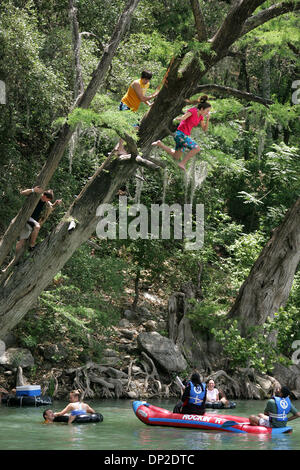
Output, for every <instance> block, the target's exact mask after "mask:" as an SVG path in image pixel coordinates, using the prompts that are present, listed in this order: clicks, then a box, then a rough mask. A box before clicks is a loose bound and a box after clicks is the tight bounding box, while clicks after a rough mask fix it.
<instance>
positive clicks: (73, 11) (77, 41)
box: [69, 0, 84, 100]
mask: <svg viewBox="0 0 300 470" xmlns="http://www.w3.org/2000/svg"><path fill="white" fill-rule="evenodd" d="M75 1H76V0H75ZM69 15H70V20H71V26H72V34H73V49H74V62H75V86H74V97H75V100H76V99H77V97H78V95H80V94H82V93H83V91H84V85H83V78H82V69H81V63H80V46H81V35H80V33H79V24H78V20H77V8H76V7H75V5H74V0H69Z"/></svg>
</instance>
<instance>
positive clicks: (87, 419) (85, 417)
mask: <svg viewBox="0 0 300 470" xmlns="http://www.w3.org/2000/svg"><path fill="white" fill-rule="evenodd" d="M68 421H69V416H68V415H62V416H56V417H55V418H54V423H67V422H68ZM102 421H103V416H102V414H101V413H86V414H82V415H77V416H76V417H75V419H74V421H73V423H75V424H85V423H101V422H102Z"/></svg>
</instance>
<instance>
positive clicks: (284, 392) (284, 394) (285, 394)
mask: <svg viewBox="0 0 300 470" xmlns="http://www.w3.org/2000/svg"><path fill="white" fill-rule="evenodd" d="M280 393H281V395H282V398H286V397H288V396H289V395H290V394H291V392H290V391H289V389H288V388H287V387H281V389H280Z"/></svg>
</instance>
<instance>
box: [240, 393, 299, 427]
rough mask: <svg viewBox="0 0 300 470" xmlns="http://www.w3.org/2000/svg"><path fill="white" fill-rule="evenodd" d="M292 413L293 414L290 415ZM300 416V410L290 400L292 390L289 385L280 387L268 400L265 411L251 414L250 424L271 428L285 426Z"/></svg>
mask: <svg viewBox="0 0 300 470" xmlns="http://www.w3.org/2000/svg"><path fill="white" fill-rule="evenodd" d="M289 413H292V415H293V416H290V417H288V414H289ZM296 418H300V412H298V411H297V409H296V408H295V407H294V405H293V404H292V402H291V400H290V391H289V389H288V388H287V387H281V388H280V387H279V388H277V389H276V390H275V393H274V396H273V397H272V398H271V399H270V400H268V402H267V404H266V407H265V410H264V413H259V414H258V415H257V416H256V415H251V416H249V421H250V424H252V425H253V426H266V427H269V428H283V427H285V426H286V425H287V422H288V421H291V420H293V419H296Z"/></svg>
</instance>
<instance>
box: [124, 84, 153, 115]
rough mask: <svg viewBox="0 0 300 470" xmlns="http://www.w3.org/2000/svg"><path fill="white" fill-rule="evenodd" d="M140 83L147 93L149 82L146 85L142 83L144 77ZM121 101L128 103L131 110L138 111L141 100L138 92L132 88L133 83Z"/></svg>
mask: <svg viewBox="0 0 300 470" xmlns="http://www.w3.org/2000/svg"><path fill="white" fill-rule="evenodd" d="M139 84H140V86H141V88H142V90H143V94H145V92H146V90H147V89H148V88H149V82H148V83H146V84H145V85H144V84H143V83H142V79H140V80H139ZM121 101H122V103H124V104H126V105H127V106H128V108H130V109H131V111H137V110H138V109H139V106H140V104H141V100H140V99H139V97H138V96H137V94H136V92H135V91H134V89H133V88H132V84H131V85H130V87H129V88H128V90H127V93H126V95H124V96H123V98H122V100H121Z"/></svg>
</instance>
